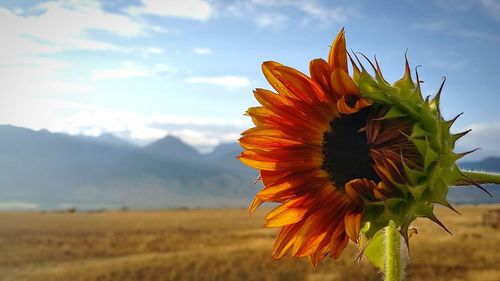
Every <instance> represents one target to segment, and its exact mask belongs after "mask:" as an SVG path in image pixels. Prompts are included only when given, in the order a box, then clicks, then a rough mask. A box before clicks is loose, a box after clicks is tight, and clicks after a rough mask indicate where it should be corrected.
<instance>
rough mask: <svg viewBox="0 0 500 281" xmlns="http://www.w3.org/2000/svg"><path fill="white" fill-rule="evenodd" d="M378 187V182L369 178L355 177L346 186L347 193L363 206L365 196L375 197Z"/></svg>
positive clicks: (357, 203)
mask: <svg viewBox="0 0 500 281" xmlns="http://www.w3.org/2000/svg"><path fill="white" fill-rule="evenodd" d="M376 188H377V184H376V183H375V182H374V181H372V180H369V179H354V180H351V181H349V182H348V183H346V184H345V186H344V190H345V194H346V195H347V196H348V197H349V199H351V200H352V201H353V202H354V203H355V204H356V205H358V206H363V198H365V199H374V198H373V192H374V190H375V189H376Z"/></svg>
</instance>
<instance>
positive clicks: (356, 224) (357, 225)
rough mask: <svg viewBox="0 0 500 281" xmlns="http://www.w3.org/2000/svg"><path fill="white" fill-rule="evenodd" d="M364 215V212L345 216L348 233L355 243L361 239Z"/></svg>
mask: <svg viewBox="0 0 500 281" xmlns="http://www.w3.org/2000/svg"><path fill="white" fill-rule="evenodd" d="M362 217H363V213H350V214H347V215H346V216H345V217H344V224H345V231H346V234H347V236H349V238H350V239H351V240H352V241H353V242H354V243H357V242H358V239H359V230H360V229H361V219H362Z"/></svg>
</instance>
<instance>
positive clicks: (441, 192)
mask: <svg viewBox="0 0 500 281" xmlns="http://www.w3.org/2000/svg"><path fill="white" fill-rule="evenodd" d="M353 57H354V59H355V60H356V61H357V63H356V62H355V61H354V59H353ZM367 60H368V59H367ZM348 62H350V65H351V68H352V70H351V74H349V71H348ZM368 62H369V63H370V65H371V66H372V67H373V69H374V72H375V75H374V77H373V76H372V75H370V74H369V73H368V72H367V71H366V69H365V68H364V66H363V65H362V64H361V63H360V61H359V59H358V57H357V56H356V55H355V54H353V56H352V57H351V55H350V54H349V53H348V52H347V51H346V44H345V33H344V30H341V31H340V33H339V34H338V36H337V37H336V38H335V40H334V42H333V44H332V47H331V49H330V53H329V55H328V60H327V61H325V60H323V59H315V60H313V61H311V62H310V76H307V75H305V74H303V73H301V72H299V71H297V70H295V69H293V68H290V67H287V66H284V65H282V64H280V63H277V62H271V61H268V62H264V63H263V65H262V70H263V72H264V75H265V77H266V78H267V80H268V81H269V83H270V84H271V86H272V87H273V88H274V90H275V91H276V92H272V91H269V90H264V89H256V90H255V91H254V95H255V98H256V99H257V100H258V102H259V103H260V104H261V106H259V107H252V108H249V109H248V111H247V114H248V115H249V116H250V117H251V118H252V120H253V123H254V124H255V127H253V128H251V129H249V130H247V131H245V132H243V133H242V137H241V139H240V145H241V146H242V147H243V148H244V149H245V150H244V151H243V152H242V154H241V155H240V156H239V159H240V160H241V161H242V162H243V163H245V164H246V165H249V166H251V167H253V168H256V169H258V170H260V179H261V180H262V182H263V184H264V188H263V189H262V190H261V191H260V192H259V193H257V195H256V197H255V199H254V201H253V202H252V204H251V206H250V212H253V211H254V210H255V209H256V208H257V207H258V206H259V205H260V204H261V203H263V202H276V203H279V206H278V207H276V208H275V209H274V210H272V211H271V212H270V213H269V214H268V215H267V216H266V218H265V219H266V226H267V227H277V228H281V229H280V231H279V233H278V236H277V238H276V242H275V245H274V249H273V255H274V257H275V258H281V257H283V256H285V255H287V254H290V255H291V256H293V257H304V256H308V257H310V260H311V262H312V264H313V265H317V264H318V263H320V262H321V261H322V260H323V258H324V257H326V256H327V255H330V256H332V257H334V258H338V257H339V256H340V254H341V253H342V251H343V250H344V248H345V247H346V245H347V244H348V241H349V240H351V241H352V242H354V243H359V242H360V238H361V236H363V237H365V238H367V239H370V238H371V237H373V236H374V234H375V233H376V232H377V231H379V230H380V229H381V228H383V227H385V226H387V225H388V223H389V222H390V221H393V222H395V223H396V225H397V226H398V227H399V229H400V232H401V234H402V235H403V236H404V237H405V238H406V239H407V238H408V234H407V233H408V227H409V225H410V223H411V222H412V221H413V220H414V219H416V218H417V217H427V218H430V219H431V220H433V221H435V222H437V223H438V224H440V225H442V224H441V223H440V222H439V221H438V220H437V218H436V217H435V216H434V214H433V207H434V204H436V203H437V204H441V205H445V206H450V204H449V203H448V202H447V201H446V194H447V192H448V186H449V185H450V184H452V183H455V182H458V181H466V182H472V180H471V179H469V178H468V177H467V176H465V175H463V174H462V173H461V172H460V170H459V169H458V168H457V166H456V164H455V161H456V160H457V159H459V158H460V157H462V156H463V155H464V154H457V153H454V152H453V148H454V145H455V142H456V141H457V139H459V138H460V137H461V136H463V135H464V134H465V133H460V134H455V135H453V134H451V133H450V127H451V125H452V124H453V122H454V120H455V119H453V120H450V121H445V120H444V119H443V117H442V116H441V113H440V109H439V98H440V93H441V90H442V86H441V88H440V89H439V91H438V93H437V94H436V96H435V97H434V98H433V99H429V98H426V99H424V98H423V97H422V94H421V91H420V81H419V78H418V73H417V77H416V82H414V81H413V80H412V77H411V72H410V67H409V64H408V61H406V65H405V73H404V76H403V78H401V79H400V80H398V81H396V82H395V83H393V84H389V83H388V82H386V81H385V79H384V77H383V75H382V72H381V70H380V67H379V65H378V62H377V61H376V60H375V65H374V64H373V63H372V62H371V61H369V60H368ZM443 83H444V81H443Z"/></svg>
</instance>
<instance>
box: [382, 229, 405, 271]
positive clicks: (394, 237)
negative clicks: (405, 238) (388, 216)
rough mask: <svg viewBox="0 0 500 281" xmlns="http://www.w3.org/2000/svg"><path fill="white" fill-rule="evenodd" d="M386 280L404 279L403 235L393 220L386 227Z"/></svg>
mask: <svg viewBox="0 0 500 281" xmlns="http://www.w3.org/2000/svg"><path fill="white" fill-rule="evenodd" d="M384 271H385V281H402V280H403V261H402V260H401V236H400V234H399V232H398V229H397V227H396V224H395V223H394V222H393V221H390V222H389V225H388V226H387V227H386V228H385V259H384Z"/></svg>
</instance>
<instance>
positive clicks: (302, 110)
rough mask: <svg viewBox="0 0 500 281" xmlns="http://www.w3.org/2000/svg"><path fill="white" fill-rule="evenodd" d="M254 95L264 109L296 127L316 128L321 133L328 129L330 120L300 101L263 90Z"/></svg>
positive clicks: (258, 90) (255, 92) (256, 91)
mask: <svg viewBox="0 0 500 281" xmlns="http://www.w3.org/2000/svg"><path fill="white" fill-rule="evenodd" d="M254 95H255V98H256V99H257V100H258V101H259V103H260V104H262V105H263V106H264V108H266V109H268V110H269V111H271V112H273V113H274V114H275V115H277V116H280V117H281V118H283V119H285V120H288V121H290V122H292V123H294V124H296V126H301V127H305V128H315V129H316V131H318V133H320V132H322V131H323V130H325V129H326V128H327V126H328V123H329V122H330V118H323V115H321V114H320V111H318V110H317V109H313V108H311V106H309V105H307V104H305V103H304V102H302V101H300V100H296V99H295V100H294V99H293V98H287V97H285V96H282V95H278V94H275V93H273V92H271V91H267V90H263V89H257V90H255V91H254Z"/></svg>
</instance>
